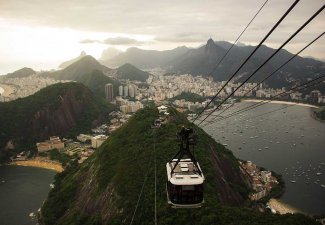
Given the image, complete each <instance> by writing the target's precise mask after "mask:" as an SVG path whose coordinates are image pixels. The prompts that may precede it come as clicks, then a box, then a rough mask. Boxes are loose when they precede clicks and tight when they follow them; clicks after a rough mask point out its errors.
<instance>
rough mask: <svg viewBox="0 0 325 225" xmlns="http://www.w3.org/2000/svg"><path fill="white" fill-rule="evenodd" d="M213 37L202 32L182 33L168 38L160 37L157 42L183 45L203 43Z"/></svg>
mask: <svg viewBox="0 0 325 225" xmlns="http://www.w3.org/2000/svg"><path fill="white" fill-rule="evenodd" d="M210 37H211V34H208V33H205V32H202V33H199V32H182V33H176V34H172V35H166V36H158V37H156V38H155V40H156V41H161V42H177V43H180V42H183V43H202V42H205V41H206V40H207V39H209V38H210Z"/></svg>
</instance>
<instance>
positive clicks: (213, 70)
mask: <svg viewBox="0 0 325 225" xmlns="http://www.w3.org/2000/svg"><path fill="white" fill-rule="evenodd" d="M267 2H268V0H266V1H265V2H264V3H263V5H262V6H261V7H260V8H259V10H258V11H257V12H256V13H255V15H254V16H253V18H252V19H251V20H250V21H249V23H248V24H247V25H246V27H245V29H244V30H243V31H242V32H241V33H240V34H239V36H238V37H237V39H236V40H235V41H234V43H233V44H232V45H231V47H230V48H228V50H227V52H226V53H225V54H224V55H223V56H222V58H221V59H220V60H219V62H218V64H217V65H216V66H215V67H214V68H213V69H212V70H211V72H210V73H208V74H211V75H212V73H213V72H215V70H216V69H217V68H218V67H219V65H220V64H221V62H222V61H223V60H224V58H226V56H227V55H228V53H229V52H230V51H231V49H232V48H233V47H234V46H235V44H236V43H237V41H238V40H239V39H240V38H241V36H242V35H243V34H244V33H245V31H246V30H247V28H248V27H249V25H250V24H251V23H252V22H253V21H254V19H255V18H256V16H257V15H258V14H259V13H260V11H261V10H262V9H263V7H264V6H265V5H266V3H267Z"/></svg>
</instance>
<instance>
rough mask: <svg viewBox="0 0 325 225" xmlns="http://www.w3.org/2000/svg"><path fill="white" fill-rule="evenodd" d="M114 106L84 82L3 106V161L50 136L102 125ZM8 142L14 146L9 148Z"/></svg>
mask: <svg viewBox="0 0 325 225" xmlns="http://www.w3.org/2000/svg"><path fill="white" fill-rule="evenodd" d="M112 109H114V106H113V105H111V104H109V103H106V102H105V101H104V100H103V99H101V98H98V97H96V96H94V95H93V94H92V92H91V91H90V90H89V89H88V88H87V87H85V86H84V85H83V84H81V83H76V82H70V83H58V84H54V85H51V86H48V87H46V88H44V89H41V90H40V91H38V92H36V93H35V94H33V95H31V96H28V97H26V98H20V99H17V100H14V101H10V102H2V103H0V115H1V117H0V162H2V161H4V160H6V159H8V157H9V156H10V155H12V154H13V153H14V152H15V151H16V150H17V151H24V150H33V149H35V147H36V146H35V143H36V142H37V141H42V140H45V139H47V138H48V137H49V136H52V135H57V136H61V137H62V136H64V137H67V136H69V135H70V136H71V135H76V134H78V133H79V132H82V131H87V130H89V129H90V128H91V127H92V126H94V125H96V124H99V123H100V122H101V120H103V118H104V117H105V115H106V114H108V112H110V111H112ZM8 142H11V143H12V144H13V145H14V149H13V150H9V149H8V148H7V145H8Z"/></svg>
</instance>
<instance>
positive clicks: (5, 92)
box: [0, 84, 16, 97]
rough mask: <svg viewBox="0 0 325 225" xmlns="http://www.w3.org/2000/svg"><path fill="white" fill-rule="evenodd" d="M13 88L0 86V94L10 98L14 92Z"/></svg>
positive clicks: (4, 85) (6, 85)
mask: <svg viewBox="0 0 325 225" xmlns="http://www.w3.org/2000/svg"><path fill="white" fill-rule="evenodd" d="M15 91H16V90H15V88H14V87H13V86H11V85H8V84H0V94H1V95H2V96H4V97H10V95H11V94H13V93H14V92H15Z"/></svg>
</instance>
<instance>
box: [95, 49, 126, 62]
mask: <svg viewBox="0 0 325 225" xmlns="http://www.w3.org/2000/svg"><path fill="white" fill-rule="evenodd" d="M121 53H122V51H120V50H118V49H116V48H107V49H105V50H104V51H103V52H102V55H101V57H100V59H99V61H107V60H110V59H112V58H114V57H115V56H117V55H119V54H121Z"/></svg>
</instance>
